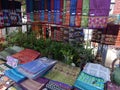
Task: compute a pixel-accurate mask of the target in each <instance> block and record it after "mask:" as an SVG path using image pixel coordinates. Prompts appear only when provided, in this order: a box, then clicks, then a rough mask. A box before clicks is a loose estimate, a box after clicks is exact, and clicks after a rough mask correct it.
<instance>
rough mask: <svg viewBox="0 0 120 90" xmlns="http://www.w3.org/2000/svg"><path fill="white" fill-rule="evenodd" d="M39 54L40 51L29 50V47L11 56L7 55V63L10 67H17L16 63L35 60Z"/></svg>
mask: <svg viewBox="0 0 120 90" xmlns="http://www.w3.org/2000/svg"><path fill="white" fill-rule="evenodd" d="M39 56H40V53H39V52H37V51H35V50H31V49H24V50H22V51H20V52H18V53H15V54H13V55H12V56H7V58H6V59H7V64H8V65H9V66H11V67H17V65H18V64H24V63H27V62H30V61H33V60H35V59H36V58H38V57H39Z"/></svg>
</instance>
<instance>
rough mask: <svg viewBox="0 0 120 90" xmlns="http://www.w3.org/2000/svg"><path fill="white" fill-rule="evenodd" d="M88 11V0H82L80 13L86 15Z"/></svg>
mask: <svg viewBox="0 0 120 90" xmlns="http://www.w3.org/2000/svg"><path fill="white" fill-rule="evenodd" d="M88 13H89V0H83V5H82V15H88Z"/></svg>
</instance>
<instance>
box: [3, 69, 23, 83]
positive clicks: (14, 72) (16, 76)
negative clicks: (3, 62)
mask: <svg viewBox="0 0 120 90" xmlns="http://www.w3.org/2000/svg"><path fill="white" fill-rule="evenodd" d="M5 75H6V76H7V77H9V78H10V79H12V80H13V81H15V82H20V81H22V80H24V79H25V76H24V75H22V74H21V73H19V72H18V69H17V68H14V69H10V70H6V71H5Z"/></svg>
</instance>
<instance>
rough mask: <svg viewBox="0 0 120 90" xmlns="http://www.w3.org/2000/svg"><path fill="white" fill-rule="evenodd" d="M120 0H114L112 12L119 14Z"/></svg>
mask: <svg viewBox="0 0 120 90" xmlns="http://www.w3.org/2000/svg"><path fill="white" fill-rule="evenodd" d="M119 6H120V0H115V5H114V9H113V14H120V7H119Z"/></svg>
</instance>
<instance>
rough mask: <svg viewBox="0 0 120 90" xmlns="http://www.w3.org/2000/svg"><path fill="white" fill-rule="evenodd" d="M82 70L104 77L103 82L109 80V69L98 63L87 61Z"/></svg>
mask: <svg viewBox="0 0 120 90" xmlns="http://www.w3.org/2000/svg"><path fill="white" fill-rule="evenodd" d="M83 72H85V73H87V74H89V75H92V76H95V77H98V78H102V79H104V81H105V82H107V81H110V70H109V68H106V67H104V66H102V65H100V64H94V63H87V64H86V65H85V67H84V69H83Z"/></svg>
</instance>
